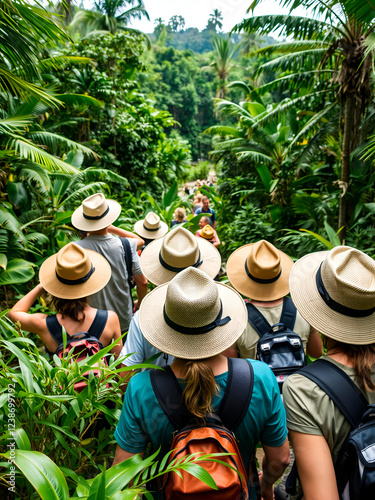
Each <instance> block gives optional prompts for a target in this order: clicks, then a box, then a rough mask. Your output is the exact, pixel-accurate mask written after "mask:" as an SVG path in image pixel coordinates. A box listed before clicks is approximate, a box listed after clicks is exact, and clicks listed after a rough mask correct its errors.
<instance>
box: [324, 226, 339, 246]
mask: <svg viewBox="0 0 375 500" xmlns="http://www.w3.org/2000/svg"><path fill="white" fill-rule="evenodd" d="M324 227H325V230H326V231H327V234H328V239H329V241H330V242H331V243H332V247H338V246H340V245H341V241H340V239H339V237H338V236H337V234H336V231H335V230H334V229H333V227H331V226H330V225H329V224H328V222H327V221H324Z"/></svg>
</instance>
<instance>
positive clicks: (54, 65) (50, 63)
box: [39, 56, 94, 71]
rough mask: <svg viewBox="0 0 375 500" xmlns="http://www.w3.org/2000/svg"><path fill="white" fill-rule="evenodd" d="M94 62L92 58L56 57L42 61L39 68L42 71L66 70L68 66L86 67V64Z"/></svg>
mask: <svg viewBox="0 0 375 500" xmlns="http://www.w3.org/2000/svg"><path fill="white" fill-rule="evenodd" d="M93 62H94V60H93V59H91V58H90V57H82V56H55V57H49V58H45V59H41V60H40V61H39V67H40V69H41V70H42V71H48V70H51V69H61V68H65V67H66V66H67V65H68V64H74V65H79V64H81V65H86V64H92V63H93Z"/></svg>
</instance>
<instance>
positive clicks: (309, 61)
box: [256, 49, 326, 74]
mask: <svg viewBox="0 0 375 500" xmlns="http://www.w3.org/2000/svg"><path fill="white" fill-rule="evenodd" d="M325 53H326V50H325V49H315V50H305V51H301V52H296V53H295V54H285V55H283V56H280V57H278V58H276V59H272V60H271V61H267V62H266V63H264V64H262V66H260V67H259V69H258V70H257V71H256V74H259V73H261V72H263V71H266V72H271V71H277V72H280V71H298V70H299V69H300V68H304V69H305V70H312V69H315V68H316V67H317V66H318V64H319V63H320V61H321V60H322V58H323V56H324V55H325Z"/></svg>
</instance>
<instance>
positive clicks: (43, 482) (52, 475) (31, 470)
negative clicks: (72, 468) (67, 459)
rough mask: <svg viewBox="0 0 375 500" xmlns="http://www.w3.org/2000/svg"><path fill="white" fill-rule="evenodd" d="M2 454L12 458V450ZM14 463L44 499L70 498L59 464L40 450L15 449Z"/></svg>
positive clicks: (63, 499)
mask: <svg viewBox="0 0 375 500" xmlns="http://www.w3.org/2000/svg"><path fill="white" fill-rule="evenodd" d="M0 456H2V457H4V458H6V459H8V460H9V459H10V452H7V453H2V454H0ZM13 463H14V465H15V466H16V467H17V468H18V469H19V470H20V471H21V472H22V474H23V475H24V476H25V477H26V479H27V480H28V481H29V482H30V483H31V484H32V485H33V487H34V488H35V490H36V491H37V492H38V494H39V496H40V497H41V498H42V500H53V499H56V500H68V499H69V489H68V485H67V483H66V480H65V477H64V475H63V474H62V472H61V470H60V469H59V468H58V467H57V465H56V464H55V463H54V462H52V460H51V459H50V458H48V457H47V456H46V455H44V454H43V453H40V452H39V451H27V450H15V459H14V462H13Z"/></svg>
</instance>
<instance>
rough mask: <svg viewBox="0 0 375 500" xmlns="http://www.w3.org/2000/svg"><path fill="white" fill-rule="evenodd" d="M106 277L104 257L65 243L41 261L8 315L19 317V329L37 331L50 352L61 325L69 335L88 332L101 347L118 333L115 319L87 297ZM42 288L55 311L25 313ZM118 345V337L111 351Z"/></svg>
mask: <svg viewBox="0 0 375 500" xmlns="http://www.w3.org/2000/svg"><path fill="white" fill-rule="evenodd" d="M110 277H111V268H110V266H109V263H108V262H107V261H106V259H105V258H104V257H102V256H101V255H99V254H98V253H96V252H93V251H91V250H85V249H84V248H81V247H80V246H78V245H76V244H75V243H68V245H66V246H64V247H63V248H62V249H61V250H60V251H59V252H58V253H57V254H54V255H52V256H51V257H48V259H46V260H45V261H44V262H43V264H42V266H41V268H40V271H39V280H40V283H39V284H38V285H37V286H36V287H35V288H34V289H33V290H31V291H30V292H29V293H28V294H26V295H25V296H24V297H22V299H20V300H19V301H18V302H17V303H16V304H15V305H14V306H13V308H12V309H11V310H10V311H9V313H8V317H9V318H10V319H11V320H12V321H13V322H17V321H19V322H20V324H21V328H22V329H23V330H25V331H27V332H31V333H35V334H37V335H38V336H39V337H40V338H41V340H42V342H43V344H44V345H45V347H46V351H47V353H49V354H50V355H51V356H52V355H53V354H54V353H55V351H56V349H57V348H58V347H59V344H60V343H61V341H62V333H61V326H63V327H64V328H65V330H66V332H67V333H68V334H69V335H70V336H72V335H74V334H77V333H81V332H89V333H90V335H92V336H94V337H96V338H97V339H98V340H100V342H101V343H102V344H103V346H104V347H105V346H107V345H109V344H110V343H111V342H112V340H116V339H118V338H119V337H120V336H121V330H120V323H119V319H118V317H117V314H116V313H115V312H114V311H107V310H98V309H95V308H93V307H91V306H89V305H88V301H87V297H89V296H91V295H92V294H94V293H97V292H98V291H99V290H101V289H102V288H103V287H104V286H105V285H106V284H107V283H108V281H109V280H110ZM43 290H45V291H47V292H48V293H50V294H51V296H52V309H54V310H55V311H56V314H55V315H49V316H48V315H47V314H43V313H34V314H29V313H28V311H29V309H30V307H31V306H32V305H33V304H34V302H35V301H36V299H37V298H38V297H39V296H40V295H41V293H42V292H43ZM56 328H57V330H60V331H59V332H58V334H57V335H55V334H54V333H53V332H54V331H56ZM51 332H52V333H51ZM121 349H122V341H121V340H120V341H119V342H118V343H117V344H116V346H114V347H113V350H112V352H113V353H114V354H115V355H116V356H117V355H118V354H119V353H120V351H121Z"/></svg>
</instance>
